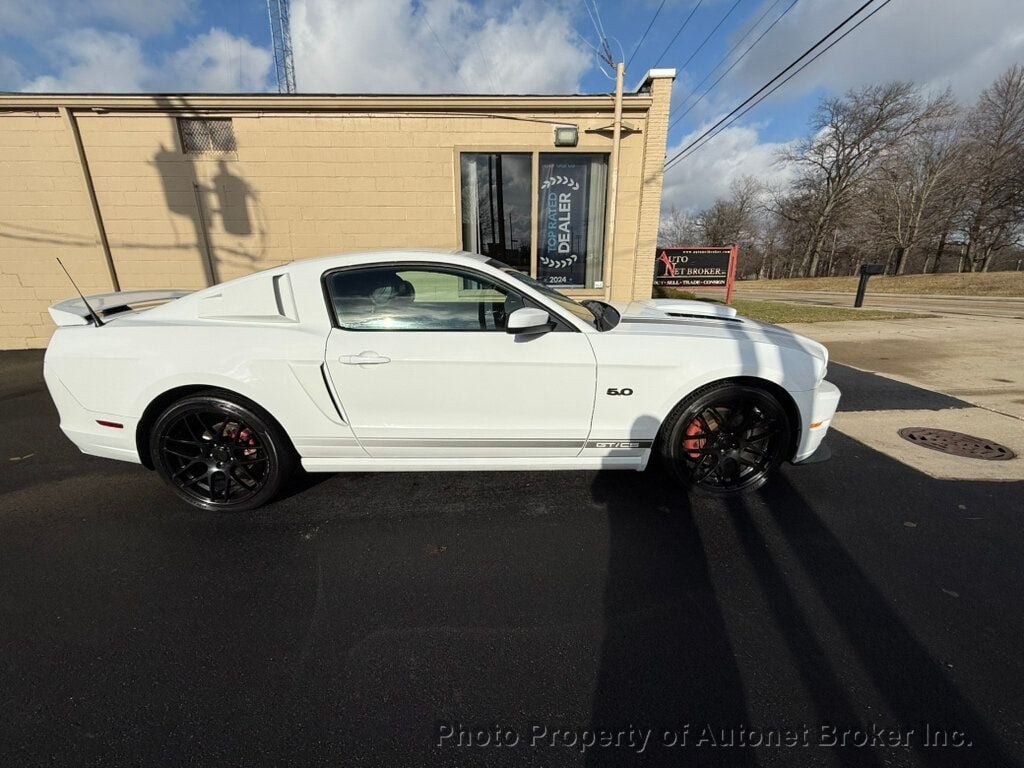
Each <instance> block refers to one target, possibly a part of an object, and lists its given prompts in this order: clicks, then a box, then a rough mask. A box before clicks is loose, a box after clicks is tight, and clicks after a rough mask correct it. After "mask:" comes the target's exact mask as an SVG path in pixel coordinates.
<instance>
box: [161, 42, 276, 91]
mask: <svg viewBox="0 0 1024 768" xmlns="http://www.w3.org/2000/svg"><path fill="white" fill-rule="evenodd" d="M271 63H272V56H271V54H270V51H269V50H267V49H266V48H258V47H257V46H255V45H253V44H252V43H250V42H249V41H248V40H246V39H245V38H244V37H235V36H234V35H232V34H230V33H228V32H225V31H224V30H222V29H211V30H210V31H209V32H206V33H205V34H202V35H199V36H198V37H196V38H194V39H193V40H192V41H191V42H189V44H188V45H187V46H185V47H184V48H182V49H180V50H178V51H175V52H174V53H172V54H171V55H170V56H169V57H168V60H167V62H166V66H165V67H163V68H161V69H162V71H161V74H160V77H159V80H160V82H162V83H163V84H164V85H163V88H162V90H172V91H173V90H181V91H192V92H217V93H225V92H229V91H263V90H266V88H267V82H268V81H267V78H268V75H269V74H270V66H271Z"/></svg>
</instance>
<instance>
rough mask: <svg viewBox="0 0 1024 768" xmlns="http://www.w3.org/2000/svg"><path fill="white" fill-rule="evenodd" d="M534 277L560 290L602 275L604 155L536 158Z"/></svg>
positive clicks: (584, 284)
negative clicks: (536, 190) (537, 160)
mask: <svg viewBox="0 0 1024 768" xmlns="http://www.w3.org/2000/svg"><path fill="white" fill-rule="evenodd" d="M539 185H540V190H539V191H538V199H537V210H538V214H539V218H540V221H539V227H538V230H537V239H538V240H539V242H538V243H537V279H538V280H539V281H540V282H542V283H544V284H546V285H553V286H561V287H563V288H593V287H594V284H595V283H596V282H599V281H600V280H602V279H603V277H602V270H603V265H604V224H605V215H604V206H605V196H606V194H607V187H608V157H607V156H606V155H598V154H579V153H564V154H562V153H559V154H556V153H544V154H541V156H540V180H539Z"/></svg>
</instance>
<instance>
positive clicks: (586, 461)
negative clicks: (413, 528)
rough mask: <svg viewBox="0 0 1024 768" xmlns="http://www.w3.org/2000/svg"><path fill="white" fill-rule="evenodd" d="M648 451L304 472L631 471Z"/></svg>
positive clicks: (353, 465)
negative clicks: (629, 454) (626, 454)
mask: <svg viewBox="0 0 1024 768" xmlns="http://www.w3.org/2000/svg"><path fill="white" fill-rule="evenodd" d="M650 453H651V452H650V451H649V450H645V451H643V452H642V454H641V455H637V456H573V457H568V458H543V459H531V458H473V459H465V458H436V459H419V458H417V459H405V458H378V459H371V458H355V459H347V458H331V459H324V458H307V459H303V460H302V468H303V469H305V470H306V471H307V472H498V471H509V472H536V471H539V470H559V469H633V470H637V471H641V470H643V469H644V467H645V466H646V465H647V459H648V457H649V456H650Z"/></svg>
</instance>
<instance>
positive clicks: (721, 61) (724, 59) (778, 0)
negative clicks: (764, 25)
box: [669, 0, 797, 128]
mask: <svg viewBox="0 0 1024 768" xmlns="http://www.w3.org/2000/svg"><path fill="white" fill-rule="evenodd" d="M781 2H782V0H775V2H774V3H772V4H771V5H770V6H768V8H766V9H765V12H764V13H762V14H761V16H760V18H758V20H757V21H755V22H754V23H753V24H752V25H751V26H750V28H749V29H748V30H747V31H746V32H745V33H744V34H743V37H741V38H740V39H739V40H737V41H736V44H735V45H733V47H732V48H730V49H729V52H728V53H727V54H725V56H723V57H722V58H721V59H719V61H718V63H717V64H715V66H714V67H712V68H711V69H710V70H709V71H708V73H707V74H706V75H704V77H703V78H702V79H701V81H700V82H699V83H697V84H696V85H695V86H693V88H691V89H690V92H689V93H687V94H686V95H685V96H684V97H683V98H682V99H680V101H679V104H678V105H677V106H675V107H673V108H672V113H671V114H670V115H669V117H672V116H673V115H675V113H676V112H678V111H679V110H680V109H682V107H683V105H684V104H685V103H686V102H687V100H688V99H689V98H690V97H691V96H693V94H695V93H696V92H697V91H698V90H699V89H700V87H701V86H702V85H704V83H706V82H707V81H708V78H709V77H711V76H712V75H713V74H715V72H717V71H718V68H719V67H721V66H722V65H723V64H725V62H727V61H728V60H729V57H730V56H732V55H733V54H734V53H735V52H736V49H737V48H739V47H740V46H741V45H742V44H743V41H744V40H746V39H747V38H748V37H750V33H751V32H753V31H754V30H755V29H757V28H758V27H759V26H760V25H761V22H762V21H764V19H765V17H766V16H767V15H768V14H769V13H771V11H772V9H773V8H775V6H777V5H778V4H779V3H781ZM796 4H797V0H793V2H792V3H791V4H790V6H789V8H792V7H793V6H794V5H796ZM789 8H787V9H786V10H785V11H783V12H782V14H781V15H780V16H779V17H778V18H777V19H775V21H773V22H772V23H771V25H769V27H768V29H766V30H765V31H764V32H762V33H761V35H760V36H759V37H758V38H757V40H755V41H754V42H753V44H751V46H750V48H753V47H754V45H757V43H758V41H759V40H760V39H761V38H762V37H764V36H765V35H766V34H767V33H768V32H770V31H771V28H772V27H774V26H775V25H776V24H778V23H779V20H780V19H781V18H782V17H783V16H785V15H786V13H787V12H788V11H789ZM750 48H747V50H746V51H744V52H743V53H742V54H741V55H740V57H739V58H738V59H736V61H734V62H733V63H732V66H730V67H729V69H732V67H735V66H736V65H737V64H738V63H739V62H740V61H742V60H743V57H744V56H746V55H747V54H748V53H749V52H750ZM728 71H729V70H726V74H728ZM717 82H718V80H716V81H715V83H717ZM714 87H715V86H714V84H712V86H711V88H714ZM711 88H708V91H710V90H711ZM707 93H708V92H707V91H705V92H704V94H703V95H702V96H701V98H704V96H707ZM697 101H700V99H697ZM690 109H693V106H691V107H690ZM684 114H685V113H684ZM672 125H675V123H672ZM671 127H672V126H671V125H670V126H669V128H671Z"/></svg>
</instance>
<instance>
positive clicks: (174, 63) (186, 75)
mask: <svg viewBox="0 0 1024 768" xmlns="http://www.w3.org/2000/svg"><path fill="white" fill-rule="evenodd" d="M48 54H49V56H50V57H51V58H52V59H53V60H54V61H56V62H58V67H57V71H56V73H54V74H48V75H42V76H40V77H37V78H35V79H34V80H32V81H31V82H30V83H28V84H27V85H25V86H24V87H23V90H26V91H35V92H71V93H76V92H77V93H90V92H107V93H133V92H162V91H163V92H166V91H186V92H203V91H206V92H228V91H262V90H266V89H267V86H268V75H269V72H270V64H271V56H270V52H269V51H267V50H266V49H263V48H258V47H256V46H254V45H253V44H252V43H251V42H249V41H248V40H247V39H245V38H244V37H235V36H234V35H231V34H229V33H228V32H225V31H223V30H220V29H212V30H210V31H209V32H206V33H205V34H202V35H199V36H198V37H195V38H193V39H192V40H190V41H189V43H188V44H187V45H186V46H185V47H183V48H180V49H178V50H177V51H173V52H172V53H170V54H169V55H168V56H167V57H166V58H165V59H164V60H161V61H158V62H150V61H147V60H146V57H145V56H144V54H143V51H142V47H141V45H140V42H139V40H138V38H136V37H133V36H132V35H127V34H122V33H117V32H100V31H97V30H95V29H83V30H79V31H77V32H75V33H73V34H71V33H69V34H66V35H63V36H62V37H59V38H57V39H56V40H55V41H53V42H52V43H51V45H50V48H49V51H48Z"/></svg>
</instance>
